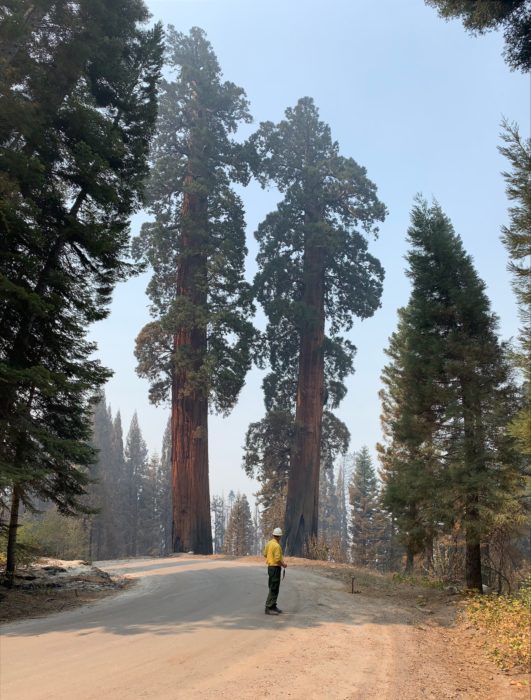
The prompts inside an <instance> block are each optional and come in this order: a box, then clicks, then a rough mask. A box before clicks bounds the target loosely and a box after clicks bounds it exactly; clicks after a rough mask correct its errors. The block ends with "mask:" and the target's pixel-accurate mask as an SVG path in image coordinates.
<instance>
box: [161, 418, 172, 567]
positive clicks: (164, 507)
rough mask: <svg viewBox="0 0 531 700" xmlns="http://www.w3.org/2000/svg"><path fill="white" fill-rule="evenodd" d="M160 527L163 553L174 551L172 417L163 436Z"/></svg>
mask: <svg viewBox="0 0 531 700" xmlns="http://www.w3.org/2000/svg"><path fill="white" fill-rule="evenodd" d="M158 491H159V496H158V500H159V503H160V527H161V533H162V535H161V537H162V545H161V546H162V550H161V554H165V555H167V554H170V552H171V551H172V503H171V419H168V423H167V424H166V429H165V431H164V436H163V438H162V451H161V457H160V475H159V486H158Z"/></svg>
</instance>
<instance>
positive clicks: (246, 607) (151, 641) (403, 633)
mask: <svg viewBox="0 0 531 700" xmlns="http://www.w3.org/2000/svg"><path fill="white" fill-rule="evenodd" d="M98 565H99V566H100V568H104V569H105V570H107V571H109V572H111V573H121V574H127V575H128V576H131V577H134V578H137V579H138V583H137V585H136V586H135V587H133V588H131V589H129V590H127V591H126V592H124V593H121V594H119V595H117V596H114V597H109V598H106V599H104V600H102V601H99V602H97V603H95V604H93V605H89V606H85V607H82V608H78V609H75V610H71V611H68V612H63V613H59V614H56V615H52V616H50V617H47V618H41V619H34V620H26V621H22V622H17V623H11V624H9V625H5V626H3V627H2V630H1V631H2V639H1V643H0V654H1V657H0V658H1V674H0V697H1V698H2V700H140V699H144V698H149V699H153V700H180V699H181V698H182V699H186V700H188V699H190V700H195V699H196V698H198V699H200V700H203V699H205V700H208V699H209V698H230V699H231V700H240V699H247V698H249V699H251V698H252V699H253V700H256V699H258V698H267V697H271V698H292V699H294V700H296V699H300V700H303V699H304V700H307V699H310V700H312V699H314V698H315V699H324V698H326V699H330V700H341V699H344V700H347V699H348V700H370V699H371V698H374V699H376V698H378V700H385V699H388V700H400V699H403V700H413V699H415V698H421V697H422V698H424V697H426V698H467V699H468V698H472V697H476V695H475V694H469V693H471V690H472V689H471V688H468V690H465V689H461V688H460V687H459V685H458V684H456V683H454V682H453V680H452V679H450V680H448V679H447V681H448V683H447V684H446V685H445V683H444V682H443V681H442V680H441V682H440V684H439V686H438V687H437V681H436V680H434V677H433V674H435V675H437V670H436V669H435V670H434V669H432V671H433V673H431V674H428V675H426V674H425V673H422V674H419V669H418V667H417V666H418V664H419V658H420V657H418V656H417V654H416V653H415V647H414V645H412V638H411V634H412V631H414V630H413V628H412V626H411V624H408V622H409V623H411V620H409V621H408V619H406V618H407V616H406V617H404V611H401V610H400V609H399V608H396V607H394V605H395V604H394V603H393V601H389V602H386V601H385V599H383V600H382V599H372V600H371V599H370V598H369V597H366V596H353V595H351V594H349V593H348V592H347V591H345V589H344V585H343V584H342V583H340V582H338V581H334V580H332V579H329V578H325V577H322V576H319V575H317V574H316V573H312V572H310V571H309V570H308V569H306V568H303V567H293V568H288V569H287V575H286V580H285V581H283V583H282V585H281V589H280V596H279V606H280V607H282V608H283V609H284V611H285V612H284V614H283V615H281V616H278V617H277V616H275V617H274V616H268V615H264V600H265V597H266V594H267V576H266V570H265V567H264V566H263V565H260V564H258V563H257V562H252V561H249V562H248V561H246V560H245V559H237V560H223V559H216V558H207V557H205V558H198V557H195V558H194V557H183V556H181V557H176V558H168V559H144V560H129V561H125V562H124V561H122V562H100V563H99V564H98ZM419 634H420V633H419ZM417 651H418V652H419V653H420V651H421V649H420V647H418V645H417ZM461 690H463V691H464V692H463V693H461ZM434 693H435V694H434ZM481 697H483V698H487V697H490V695H489V694H487V695H485V694H482V696H481ZM493 697H495V696H493Z"/></svg>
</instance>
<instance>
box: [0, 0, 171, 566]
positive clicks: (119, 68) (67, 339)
mask: <svg viewBox="0 0 531 700" xmlns="http://www.w3.org/2000/svg"><path fill="white" fill-rule="evenodd" d="M32 8H33V6H32V7H29V6H28V7H27V8H22V7H20V6H19V5H13V7H11V8H10V9H8V14H9V17H8V20H9V21H8V22H7V24H6V25H4V26H2V28H1V29H0V34H2V33H3V31H4V30H5V31H6V32H7V34H8V35H9V32H10V31H11V29H12V28H13V27H11V29H10V23H11V20H13V21H14V22H15V24H17V29H16V31H15V32H14V33H13V35H12V36H13V38H14V43H12V45H11V46H9V39H8V47H7V49H6V52H5V53H4V54H1V52H0V62H4V63H3V65H2V66H1V67H2V70H0V114H1V117H0V141H1V142H2V145H3V148H2V152H1V154H0V169H1V171H2V178H1V181H2V185H1V186H0V211H1V216H0V234H1V235H0V318H1V321H2V322H1V324H0V441H1V444H2V452H1V455H0V479H1V485H2V487H9V488H10V489H11V491H12V494H13V501H12V509H11V527H10V539H9V545H8V563H7V571H8V573H9V574H10V575H12V571H13V567H14V558H13V556H14V543H15V538H16V522H17V517H18V515H17V514H18V507H19V504H20V502H21V501H22V502H24V503H25V504H26V505H27V506H28V507H30V506H31V499H32V498H34V497H39V498H43V499H49V500H52V501H54V502H55V503H56V505H57V506H58V508H59V510H60V512H62V513H65V514H67V513H76V512H81V511H83V508H84V506H83V495H84V493H85V491H86V486H87V466H88V465H89V464H90V463H91V461H92V460H93V459H94V452H93V450H92V449H91V447H90V445H89V442H90V433H91V413H92V408H93V397H94V395H95V394H96V393H97V392H98V390H99V388H100V387H101V386H102V385H103V383H104V382H105V381H106V379H107V377H108V376H109V373H108V372H107V371H106V370H105V369H104V368H102V367H101V365H100V364H99V363H98V362H96V361H94V360H93V359H92V355H93V350H94V346H93V345H92V344H91V343H89V342H87V340H86V333H87V328H88V327H89V326H90V324H91V323H92V322H94V321H96V320H99V319H101V318H104V317H105V315H106V314H107V311H108V302H109V300H110V295H111V292H112V289H113V286H114V284H115V283H116V281H117V280H119V279H124V278H125V277H126V276H127V275H128V274H129V268H130V266H129V265H128V263H127V262H126V261H125V256H126V254H127V248H128V219H129V216H130V214H131V213H132V212H133V211H134V210H135V209H136V208H137V207H138V206H139V204H140V198H141V194H142V192H141V190H142V179H143V177H144V175H145V173H146V157H147V150H148V145H149V138H150V135H151V133H152V127H153V124H154V119H155V112H156V95H155V86H156V82H157V80H158V76H159V72H160V64H161V60H162V59H161V46H160V35H161V29H160V27H158V26H157V27H155V28H153V29H149V30H143V29H141V27H140V23H142V22H144V21H145V20H146V19H147V17H148V15H147V11H146V9H145V6H144V5H143V3H142V2H138V0H127V1H126V2H123V1H122V0H121V1H118V0H110V1H109V2H106V3H93V2H89V1H88V0H84V1H82V2H79V3H67V2H57V3H52V4H47V5H44V4H42V3H36V4H35V7H34V8H33V9H35V12H34V13H33V12H31V11H28V12H27V13H26V12H25V10H26V9H27V10H32ZM22 9H24V13H22ZM41 10H44V12H42V11H41ZM22 15H23V17H22V19H23V21H22V23H21V22H20V21H19V20H20V18H21V16H22ZM24 17H25V19H24ZM26 20H27V21H26ZM6 27H7V28H6ZM9 36H11V35H9ZM14 55H16V61H15V60H12V58H13V56H14ZM6 62H7V64H8V65H6ZM4 68H5V70H4Z"/></svg>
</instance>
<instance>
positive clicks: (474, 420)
mask: <svg viewBox="0 0 531 700" xmlns="http://www.w3.org/2000/svg"><path fill="white" fill-rule="evenodd" d="M472 389H473V387H472ZM461 392H462V400H463V426H464V453H465V465H464V468H465V473H466V477H467V479H470V478H471V477H473V476H475V475H476V474H478V473H479V472H481V471H482V470H483V469H484V464H483V441H484V439H483V431H482V428H481V409H480V407H479V406H478V405H477V400H476V399H475V397H473V395H472V396H471V388H470V387H469V383H468V381H467V378H466V377H462V378H461ZM467 491H468V492H467V493H466V494H465V509H464V529H465V583H466V587H467V588H471V589H476V590H478V591H479V592H483V581H482V572H481V539H480V532H481V523H480V514H479V495H478V493H477V490H476V489H475V488H474V487H468V489H467Z"/></svg>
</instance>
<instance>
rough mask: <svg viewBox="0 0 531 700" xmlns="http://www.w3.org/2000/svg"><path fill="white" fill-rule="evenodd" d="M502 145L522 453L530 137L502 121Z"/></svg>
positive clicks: (528, 450) (527, 447) (529, 420)
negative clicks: (507, 167) (516, 325)
mask: <svg viewBox="0 0 531 700" xmlns="http://www.w3.org/2000/svg"><path fill="white" fill-rule="evenodd" d="M502 126H503V132H502V139H503V141H504V144H505V145H504V146H502V147H501V148H500V149H499V150H500V152H501V153H502V155H504V156H505V157H506V158H507V160H508V161H509V163H510V165H511V170H510V171H508V172H504V173H503V176H504V178H505V182H506V183H507V187H506V192H507V197H508V198H509V200H510V201H511V203H512V206H511V207H510V209H509V216H510V222H509V225H508V226H504V227H503V229H502V241H503V243H504V245H505V247H506V249H507V252H508V254H509V264H508V269H509V272H510V273H511V274H512V278H513V279H512V287H513V291H514V294H515V296H516V300H517V304H518V315H519V317H520V323H521V324H522V325H521V328H520V331H519V334H518V346H517V348H516V349H515V351H514V352H513V359H514V362H515V365H516V367H517V368H518V369H519V371H520V372H521V373H522V376H523V380H524V389H523V394H524V397H523V406H522V408H521V409H520V410H519V412H518V413H517V415H516V416H515V418H514V420H513V422H512V423H511V434H512V435H513V436H514V437H515V438H516V440H517V442H518V445H519V448H520V450H521V451H522V453H523V454H525V455H528V456H530V455H531V263H530V260H531V139H524V138H523V137H522V136H521V135H520V132H519V130H518V127H517V126H516V125H514V124H509V123H507V122H503V125H502Z"/></svg>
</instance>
